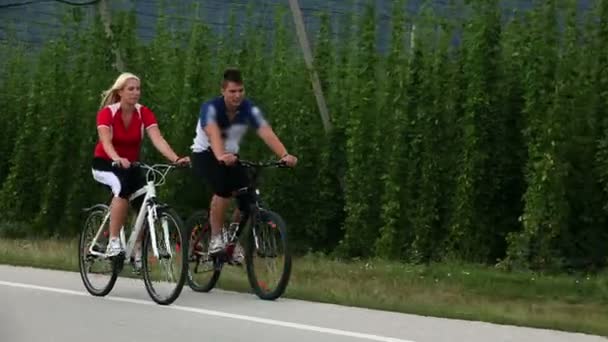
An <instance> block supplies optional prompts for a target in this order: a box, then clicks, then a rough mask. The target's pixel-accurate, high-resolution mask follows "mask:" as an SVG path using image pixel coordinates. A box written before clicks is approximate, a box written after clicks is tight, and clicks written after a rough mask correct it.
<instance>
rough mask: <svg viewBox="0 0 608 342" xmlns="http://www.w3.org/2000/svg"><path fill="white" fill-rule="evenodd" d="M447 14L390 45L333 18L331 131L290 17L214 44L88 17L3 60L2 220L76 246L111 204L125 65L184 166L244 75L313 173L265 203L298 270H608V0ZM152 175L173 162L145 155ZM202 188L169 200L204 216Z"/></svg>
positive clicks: (183, 178) (352, 17)
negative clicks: (393, 265) (106, 105)
mask: <svg viewBox="0 0 608 342" xmlns="http://www.w3.org/2000/svg"><path fill="white" fill-rule="evenodd" d="M165 4H166V3H165ZM433 4H434V2H432V1H426V2H425V3H424V5H423V6H422V7H421V9H420V11H419V13H414V14H413V15H411V14H410V13H408V12H407V11H406V10H405V8H407V7H408V4H407V1H406V0H394V1H393V10H392V11H391V15H390V23H391V25H390V26H391V34H390V41H389V42H388V44H387V45H386V46H380V45H378V42H379V41H380V40H379V39H378V38H379V34H378V33H379V27H380V26H381V23H380V22H379V20H384V19H385V18H384V14H381V13H377V11H376V8H375V6H376V5H375V3H374V2H367V3H366V5H365V6H363V8H362V9H361V8H358V7H357V6H353V8H354V9H353V11H352V12H351V13H350V14H349V15H346V16H342V17H341V18H340V19H339V20H334V17H333V16H332V13H331V12H328V11H321V13H319V19H320V20H319V22H320V26H319V28H318V31H317V32H314V34H311V35H310V36H311V37H314V39H312V41H311V43H312V44H311V45H312V46H313V47H314V51H313V53H314V57H315V60H314V67H315V69H316V71H317V73H318V75H319V78H320V81H321V86H322V89H323V91H324V95H325V98H326V101H327V105H328V108H329V112H330V116H331V120H332V126H333V129H332V131H331V132H328V133H325V132H324V130H323V126H322V124H321V122H320V119H319V114H318V108H317V103H316V101H315V97H314V96H313V91H312V87H311V82H310V74H309V71H308V70H307V68H306V66H305V63H304V60H303V58H302V53H301V50H300V47H299V44H298V42H297V39H296V37H295V29H294V26H293V24H292V18H291V15H290V13H289V12H288V11H289V9H288V8H287V7H286V6H276V7H274V8H275V10H276V12H275V15H274V17H273V18H272V19H271V21H272V22H271V23H270V25H272V27H273V30H271V31H262V30H260V25H261V24H264V25H267V24H268V23H266V22H263V21H268V18H267V17H264V16H261V15H259V13H258V12H257V11H256V9H255V8H254V7H253V6H252V5H249V6H248V9H247V15H245V16H244V18H246V20H240V18H242V17H243V16H241V15H240V14H239V13H238V11H239V10H240V9H237V8H235V9H233V10H232V11H231V15H230V19H229V23H228V26H227V27H225V28H222V30H219V31H216V30H213V29H211V28H210V27H208V26H207V25H206V24H205V23H204V22H202V21H201V20H200V18H201V17H202V16H201V13H200V7H199V5H194V7H193V8H191V9H188V11H189V12H190V13H189V14H188V15H189V16H191V18H192V19H194V20H192V21H188V20H183V19H184V18H183V17H180V18H179V19H180V20H179V21H177V22H176V20H175V18H173V17H172V15H170V14H169V13H170V12H172V9H173V7H171V6H174V5H170V4H169V5H164V4H161V6H160V9H159V17H158V20H157V23H156V24H157V25H156V35H155V36H154V38H153V39H152V40H151V41H144V40H141V39H140V38H139V37H138V35H137V28H138V26H137V21H136V15H135V12H132V11H131V12H116V13H113V15H112V17H113V24H112V31H113V34H112V35H111V36H108V35H107V34H106V32H105V28H104V27H103V25H102V23H101V20H100V18H97V17H95V16H90V15H89V16H87V15H85V12H80V11H78V12H74V13H70V15H68V16H66V17H65V19H64V20H63V26H62V27H61V29H60V30H59V35H58V36H57V38H56V39H54V40H52V41H49V42H48V43H46V44H45V45H44V46H41V47H38V48H37V49H25V48H24V47H23V46H19V45H17V44H12V43H10V44H1V45H0V68H1V69H0V120H2V122H4V124H3V125H2V127H0V153H1V154H2V156H3V157H4V158H2V160H1V161H0V184H1V188H0V208H1V210H2V213H3V214H4V215H3V218H4V219H5V220H7V221H8V222H9V226H11V227H28V228H25V229H23V228H19V229H20V231H19V232H14V231H13V228H11V234H17V235H20V236H23V235H24V234H36V235H64V234H66V235H73V234H76V233H77V232H78V229H79V224H80V209H81V208H82V207H86V206H88V205H90V204H92V203H95V202H98V201H106V200H107V198H108V197H107V196H108V195H107V190H105V189H104V188H103V187H101V186H97V185H96V183H95V182H94V180H93V179H92V177H91V174H90V163H91V159H92V151H93V148H94V145H95V143H96V140H97V134H96V130H95V114H96V113H97V111H98V110H99V102H100V97H99V95H100V93H101V92H102V91H103V90H105V89H107V88H109V86H110V85H111V84H112V82H113V80H114V79H115V78H116V76H117V75H118V73H119V72H120V71H122V70H116V69H115V58H116V56H115V54H114V51H118V52H119V54H120V56H121V58H122V60H123V61H124V63H125V68H126V70H125V71H130V72H133V73H135V74H136V75H138V76H140V78H141V79H142V100H141V102H142V103H143V104H145V105H147V106H148V107H150V108H152V110H153V111H154V112H155V113H156V115H157V118H158V120H159V122H160V128H161V131H162V132H163V135H164V136H165V138H166V139H167V141H168V142H169V143H170V144H171V146H172V147H173V149H174V150H175V151H176V152H177V153H178V154H180V155H185V154H188V153H189V147H190V145H191V143H192V138H193V136H194V132H195V124H196V122H197V119H198V115H199V109H200V105H201V103H202V102H204V101H205V100H207V99H209V98H211V97H213V96H217V95H219V90H220V86H221V72H222V71H223V69H224V68H225V67H227V66H236V67H239V68H240V69H241V70H242V71H243V74H244V78H245V86H246V91H247V94H248V96H249V97H250V98H251V99H252V100H253V101H254V102H255V103H256V104H258V105H259V106H260V107H261V109H262V111H263V112H264V113H265V115H266V117H267V119H268V121H269V122H270V123H271V125H272V127H273V129H274V130H275V132H276V133H277V134H278V135H279V137H280V138H281V140H282V142H283V143H284V144H285V146H286V147H287V149H288V150H289V151H290V152H291V153H292V154H294V155H296V156H298V157H299V160H300V163H299V165H298V168H296V169H295V170H272V171H269V172H266V173H265V174H264V175H263V178H262V185H261V186H262V192H263V194H264V196H265V198H266V200H267V203H266V204H267V205H268V206H270V207H272V208H273V209H275V210H276V211H278V212H280V213H281V214H282V215H283V216H284V217H285V219H286V221H287V222H288V223H289V227H290V234H291V235H290V238H291V239H292V243H293V244H292V246H293V247H294V249H295V250H296V251H297V252H305V251H309V250H312V251H322V252H324V253H334V254H335V255H340V256H345V257H358V256H364V257H367V256H373V257H375V256H377V257H382V258H390V259H398V260H410V261H414V262H433V261H435V260H442V259H458V260H464V261H473V262H483V263H490V264H493V263H495V262H497V261H500V266H503V267H523V268H529V267H533V268H545V269H546V268H577V269H580V268H596V267H601V266H604V265H605V264H606V262H607V256H608V252H607V249H606V248H605V246H606V245H607V244H608V233H606V230H605V229H604V227H605V224H606V222H607V220H606V218H607V215H608V171H607V170H608V119H607V118H608V112H607V110H608V109H606V108H608V1H606V0H599V1H597V2H596V7H595V8H594V9H593V10H590V11H584V10H583V9H582V8H580V7H578V6H577V1H575V0H569V1H566V2H559V1H555V0H552V1H536V2H534V6H533V8H532V9H530V10H525V11H523V12H518V11H513V10H512V9H511V8H509V6H508V4H509V2H507V3H505V2H501V1H498V0H491V1H483V2H481V1H464V2H463V1H450V2H449V6H448V7H447V8H437V7H436V6H432V5H433ZM174 7H175V6H174ZM355 8H358V9H356V10H355ZM444 10H445V11H444ZM446 11H447V12H449V13H450V16H445V13H444V12H446ZM581 19H582V20H581ZM309 29H310V28H309ZM8 36H9V40H10V39H11V38H10V36H11V35H10V34H9V35H8ZM246 139H247V140H246V142H245V143H244V144H243V147H242V151H241V154H242V155H243V157H244V158H247V159H269V158H273V157H274V156H273V154H272V152H270V151H268V149H267V148H266V146H264V144H263V143H262V142H261V141H260V140H259V139H257V138H256V137H255V134H254V133H252V134H250V136H248V137H247V138H246ZM143 159H144V160H145V161H147V162H155V161H160V160H163V158H162V156H160V155H159V154H158V152H157V151H156V150H155V149H154V148H153V147H152V146H151V144H150V143H149V142H146V143H145V146H144V153H143ZM208 190H209V189H207V187H205V186H203V185H202V182H201V180H197V179H195V178H194V177H192V175H191V173H190V172H184V173H179V172H176V173H173V174H172V175H171V176H170V177H169V180H168V183H167V184H166V186H165V187H164V188H162V189H161V190H160V196H161V198H162V199H163V200H164V201H167V202H168V203H170V204H171V205H172V206H174V207H176V208H178V209H179V211H180V213H182V215H183V216H187V215H188V214H189V213H190V212H191V211H192V210H195V209H199V208H201V207H205V206H207V205H208V200H209V197H210V193H209V191H208ZM15 229H17V228H15Z"/></svg>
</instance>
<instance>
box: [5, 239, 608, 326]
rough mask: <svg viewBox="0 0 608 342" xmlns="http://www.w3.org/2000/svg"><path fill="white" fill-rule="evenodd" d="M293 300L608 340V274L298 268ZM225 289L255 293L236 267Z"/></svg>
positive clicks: (32, 254) (25, 244) (71, 259)
mask: <svg viewBox="0 0 608 342" xmlns="http://www.w3.org/2000/svg"><path fill="white" fill-rule="evenodd" d="M77 250H78V249H77V242H76V241H70V242H60V241H56V240H44V241H29V240H0V263H3V264H11V265H21V266H34V267H42V268H52V269H60V270H69V271H77V270H78V260H77V259H78V258H77ZM293 266H294V267H293V273H292V278H291V282H290V284H289V287H288V289H287V292H286V294H285V297H289V298H298V299H304V300H311V301H318V302H326V303H336V304H342V305H350V306H358V307H366V308H374V309H382V310H391V311H397V312H405V313H413V314H420V315H428V316H439V317H449V318H459V319H467V320H480V321H487V322H494V323H503V324H514V325H520V326H529V327H540V328H548V329H558V330H565V331H575V332H583V333H590V334H597V335H603V336H608V273H603V274H596V275H589V276H587V275H578V276H569V275H540V274H534V273H531V272H519V273H516V272H505V271H501V270H496V269H494V268H491V267H485V266H478V265H470V264H464V265H463V264H433V265H427V266H421V265H410V264H403V263H397V262H387V261H380V260H367V261H351V262H342V261H338V260H332V259H329V258H327V257H324V256H316V255H309V256H306V257H301V258H297V259H295V260H294V265H293ZM218 287H220V288H223V289H228V290H237V291H249V285H248V283H247V278H246V274H245V271H244V269H239V268H234V267H229V268H227V269H225V272H224V273H223V274H222V277H221V278H220V282H219V284H218Z"/></svg>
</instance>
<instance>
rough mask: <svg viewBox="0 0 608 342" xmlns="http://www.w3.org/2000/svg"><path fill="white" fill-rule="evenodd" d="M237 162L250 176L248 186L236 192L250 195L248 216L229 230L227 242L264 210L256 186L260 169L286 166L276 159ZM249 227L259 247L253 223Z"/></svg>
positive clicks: (231, 240) (233, 238)
mask: <svg viewBox="0 0 608 342" xmlns="http://www.w3.org/2000/svg"><path fill="white" fill-rule="evenodd" d="M239 163H241V165H243V166H244V167H245V168H247V169H249V170H248V171H247V172H250V173H251V175H248V177H250V181H249V184H248V186H247V187H244V188H242V189H239V190H238V192H243V193H249V195H250V196H251V197H250V198H251V202H250V203H249V212H248V217H246V218H245V219H243V217H241V222H240V223H239V225H238V226H237V228H236V229H235V230H234V232H230V233H231V236H229V238H228V239H227V241H229V242H233V241H235V240H236V238H238V237H239V236H240V234H241V229H242V225H243V224H245V223H246V222H247V221H248V220H255V219H256V218H257V215H258V214H259V212H260V210H264V208H263V206H262V199H261V194H260V190H259V188H258V177H259V173H260V169H262V168H268V167H286V166H285V164H283V163H282V162H277V161H270V162H258V163H254V162H250V161H246V160H241V161H239ZM241 215H243V213H241ZM251 228H252V229H253V232H252V233H253V237H254V241H255V245H256V248H257V247H259V243H258V241H257V235H256V231H255V228H256V226H255V224H254V225H252V226H251Z"/></svg>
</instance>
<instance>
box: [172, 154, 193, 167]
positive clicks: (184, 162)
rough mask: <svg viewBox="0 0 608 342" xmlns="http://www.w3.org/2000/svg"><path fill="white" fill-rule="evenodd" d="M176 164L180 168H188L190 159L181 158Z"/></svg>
mask: <svg viewBox="0 0 608 342" xmlns="http://www.w3.org/2000/svg"><path fill="white" fill-rule="evenodd" d="M175 164H177V165H179V166H188V165H190V157H188V156H186V157H179V158H177V160H176V161H175Z"/></svg>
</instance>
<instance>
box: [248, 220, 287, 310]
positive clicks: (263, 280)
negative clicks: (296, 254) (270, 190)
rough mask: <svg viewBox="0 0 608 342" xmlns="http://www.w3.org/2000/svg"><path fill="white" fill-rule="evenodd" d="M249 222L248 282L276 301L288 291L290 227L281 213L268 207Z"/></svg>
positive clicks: (267, 297) (268, 298)
mask: <svg viewBox="0 0 608 342" xmlns="http://www.w3.org/2000/svg"><path fill="white" fill-rule="evenodd" d="M249 222H250V224H251V227H250V228H251V229H250V234H249V241H248V244H247V248H246V255H245V259H246V262H247V277H248V279H249V284H250V285H251V288H252V289H253V291H254V292H255V294H256V295H257V296H258V297H260V298H261V299H265V300H275V299H277V298H279V297H280V296H281V295H282V294H283V293H284V292H285V289H286V288H287V284H288V283H289V277H290V275H291V254H290V253H289V249H288V244H287V227H286V225H285V221H283V219H282V218H281V216H279V214H277V213H274V212H272V211H267V210H261V211H260V212H259V213H258V215H257V217H256V218H252V219H251V220H250V221H249Z"/></svg>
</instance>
